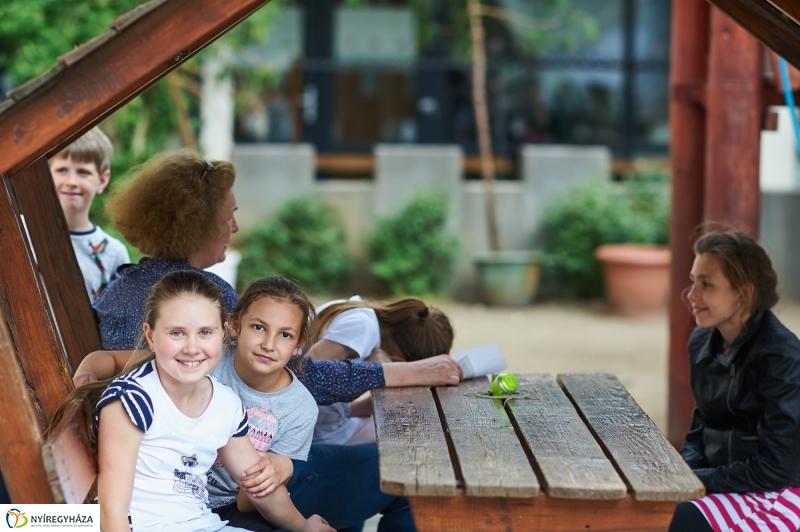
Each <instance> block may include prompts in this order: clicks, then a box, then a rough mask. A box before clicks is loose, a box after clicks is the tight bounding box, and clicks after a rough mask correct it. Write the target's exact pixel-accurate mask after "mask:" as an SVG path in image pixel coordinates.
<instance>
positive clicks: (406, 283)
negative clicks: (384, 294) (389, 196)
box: [369, 191, 459, 296]
mask: <svg viewBox="0 0 800 532" xmlns="http://www.w3.org/2000/svg"><path fill="white" fill-rule="evenodd" d="M448 211H449V205H448V199H447V196H446V195H445V194H443V193H440V192H438V191H427V192H423V193H420V194H418V195H417V196H415V197H414V198H413V199H412V200H411V201H410V202H409V203H408V204H407V205H406V206H405V207H403V209H401V210H400V212H398V213H397V214H396V215H394V216H391V217H387V218H383V219H381V220H379V221H378V223H377V225H376V227H375V231H374V233H373V234H372V236H371V238H370V241H369V249H370V257H371V263H370V271H371V272H372V274H373V275H374V276H375V277H376V278H378V279H380V280H381V281H382V282H383V283H384V284H385V286H386V287H387V288H388V290H389V292H390V294H391V295H392V296H402V295H417V296H422V295H427V294H441V293H443V292H445V291H446V290H447V288H449V283H450V279H451V278H452V275H453V268H454V267H455V262H456V256H457V254H458V247H459V246H458V240H457V239H456V238H455V237H454V236H452V235H450V234H448V233H447V231H446V230H445V224H446V222H447V216H448Z"/></svg>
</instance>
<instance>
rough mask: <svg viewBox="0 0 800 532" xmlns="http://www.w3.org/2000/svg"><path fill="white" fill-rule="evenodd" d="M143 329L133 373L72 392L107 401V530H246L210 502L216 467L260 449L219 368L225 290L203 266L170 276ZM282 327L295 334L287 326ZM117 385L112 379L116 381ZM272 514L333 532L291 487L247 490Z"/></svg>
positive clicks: (101, 483) (241, 461)
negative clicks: (295, 500) (307, 513)
mask: <svg viewBox="0 0 800 532" xmlns="http://www.w3.org/2000/svg"><path fill="white" fill-rule="evenodd" d="M145 308H146V313H145V320H144V325H143V333H144V334H143V336H144V340H146V343H147V346H148V347H149V349H144V350H138V351H136V352H135V353H134V356H133V358H132V359H130V361H129V363H128V364H127V366H128V367H127V371H126V372H125V373H124V374H123V375H121V376H120V377H118V378H116V379H114V380H113V381H111V382H110V383H109V382H108V381H99V382H96V383H93V384H90V385H87V386H84V387H82V388H79V389H77V390H75V391H74V392H72V394H70V395H69V396H68V397H67V399H66V400H65V402H64V403H63V405H62V409H60V411H59V413H57V415H56V419H54V421H53V425H55V424H56V423H57V422H58V417H59V414H62V413H63V411H64V410H65V409H67V408H69V407H70V406H71V405H76V406H79V407H85V406H87V404H91V403H92V398H93V397H94V396H95V393H96V392H98V391H102V396H101V397H100V400H99V401H98V402H97V409H96V414H95V416H96V417H95V423H96V425H97V427H98V429H97V431H98V434H97V465H98V480H97V491H98V500H99V503H100V519H101V525H102V528H103V531H104V532H114V531H119V532H122V531H125V532H130V531H142V530H175V531H203V532H213V531H227V530H240V529H238V528H233V527H230V526H226V522H225V521H223V520H221V519H220V518H219V516H218V515H216V514H214V513H213V512H211V510H210V508H209V493H208V490H207V489H206V474H207V472H208V471H209V469H210V468H211V466H212V465H213V464H214V462H215V460H216V459H219V462H220V463H221V464H224V465H225V466H226V467H227V468H229V469H230V470H231V471H237V472H239V471H242V472H243V471H245V469H247V468H253V467H254V464H257V463H259V461H260V456H259V454H258V453H257V452H256V450H255V449H254V448H253V445H252V444H251V443H250V439H248V438H247V437H245V436H247V435H248V418H247V415H246V413H245V410H244V408H243V406H242V402H241V400H240V399H239V397H238V395H237V394H236V392H234V391H233V390H231V389H230V388H229V387H227V386H225V385H224V384H222V383H221V382H219V381H218V380H217V379H215V378H214V377H213V376H209V375H208V374H209V372H211V371H212V370H213V369H214V368H215V367H216V366H217V365H218V364H219V362H220V359H221V358H222V350H223V349H222V346H223V343H222V339H223V336H224V331H225V322H224V315H225V314H224V312H225V311H224V303H223V295H222V291H221V290H220V289H219V287H217V285H216V284H215V283H214V282H213V281H211V280H209V279H208V278H207V277H206V276H205V275H203V274H202V273H199V272H193V271H182V272H173V273H170V274H168V275H166V276H165V277H164V278H163V279H162V280H161V281H159V282H158V283H156V284H155V285H154V286H153V289H152V290H151V292H150V295H149V296H148V299H147V302H146V305H145ZM279 334H283V335H284V336H286V335H287V333H286V332H284V331H282V332H281V333H279ZM106 385H107V386H106ZM246 497H247V498H248V501H249V503H250V504H251V505H253V508H254V509H256V508H257V509H258V511H259V512H261V513H262V514H263V515H264V516H265V517H266V518H267V519H269V521H270V522H272V523H275V524H276V525H278V526H280V527H282V528H285V529H289V530H292V531H296V532H301V531H302V532H311V531H315V532H331V531H332V530H333V529H332V528H330V527H329V526H327V523H326V522H325V521H324V520H322V519H321V518H320V517H319V516H312V517H311V518H309V519H308V520H306V519H304V518H303V516H302V515H300V513H299V512H298V511H297V510H296V509H295V507H294V505H292V503H291V500H290V499H289V494H288V492H287V491H286V488H285V487H283V486H280V487H278V488H276V489H275V490H274V491H273V492H272V493H271V494H270V495H268V496H264V497H255V496H253V495H250V494H249V493H248V494H247V495H246Z"/></svg>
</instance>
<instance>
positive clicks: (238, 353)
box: [208, 277, 324, 520]
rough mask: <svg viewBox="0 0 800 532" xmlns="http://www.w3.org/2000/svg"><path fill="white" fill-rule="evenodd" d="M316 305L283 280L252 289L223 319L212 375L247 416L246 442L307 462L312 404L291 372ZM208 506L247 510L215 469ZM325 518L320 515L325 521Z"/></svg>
mask: <svg viewBox="0 0 800 532" xmlns="http://www.w3.org/2000/svg"><path fill="white" fill-rule="evenodd" d="M313 320H314V306H313V304H312V303H311V302H310V301H309V300H308V297H306V295H305V294H304V293H303V291H302V289H301V288H300V287H299V286H298V285H297V284H295V283H294V282H292V281H289V280H287V279H284V278H281V277H268V278H265V279H260V280H258V281H256V282H254V283H253V284H252V285H250V286H249V287H248V288H247V290H246V291H245V293H244V294H243V295H242V297H241V298H240V299H239V301H238V303H237V304H236V307H235V308H234V309H233V312H231V314H230V316H228V328H229V331H230V337H231V341H230V342H229V343H228V345H227V346H226V349H225V351H224V353H223V357H222V361H221V362H220V363H219V365H218V366H217V367H216V368H215V369H214V371H213V372H212V375H213V376H214V377H215V378H216V379H217V380H219V381H220V382H222V383H223V384H226V385H228V386H230V387H231V388H233V390H234V391H235V392H236V393H237V394H238V395H239V397H240V398H241V400H242V404H243V405H244V407H245V409H246V410H247V420H248V436H249V437H250V441H252V442H253V446H254V447H255V448H256V450H258V451H260V452H262V453H265V452H267V451H272V452H275V453H277V454H280V455H283V456H286V457H288V458H291V459H293V460H306V459H307V458H308V451H309V449H310V447H311V439H312V435H313V433H314V425H315V424H316V421H317V412H318V410H317V404H316V401H314V398H313V396H312V395H311V393H310V392H309V391H308V390H307V389H306V387H305V386H303V384H302V383H301V382H300V380H299V379H298V378H297V376H296V375H295V373H296V372H297V371H299V368H300V357H301V356H302V355H299V353H300V352H301V349H302V347H303V345H304V343H305V342H306V341H307V340H308V338H309V337H310V334H309V328H310V326H311V325H312V323H313ZM208 492H209V506H210V507H211V508H214V509H221V508H223V507H224V514H225V515H223V518H224V519H228V520H233V519H232V517H235V516H232V515H231V512H234V513H236V512H238V508H239V507H242V505H243V503H244V504H246V501H247V499H246V498H245V497H242V499H241V500H239V503H240V506H239V507H237V506H236V504H235V503H236V502H237V500H238V495H239V486H238V485H237V483H236V481H235V480H234V479H233V478H232V477H231V475H230V473H229V472H228V471H227V470H226V469H225V468H224V467H223V466H222V464H220V463H217V464H215V465H214V467H212V469H211V471H209V473H208ZM322 517H324V516H322Z"/></svg>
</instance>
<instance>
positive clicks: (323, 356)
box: [306, 340, 358, 360]
mask: <svg viewBox="0 0 800 532" xmlns="http://www.w3.org/2000/svg"><path fill="white" fill-rule="evenodd" d="M306 356H308V357H309V358H312V359H314V360H347V359H351V358H358V353H356V352H355V351H354V350H353V349H351V348H349V347H347V346H344V345H342V344H340V343H338V342H334V341H332V340H320V341H319V342H317V343H315V344H314V345H312V346H311V348H310V349H309V350H308V354H307V355H306Z"/></svg>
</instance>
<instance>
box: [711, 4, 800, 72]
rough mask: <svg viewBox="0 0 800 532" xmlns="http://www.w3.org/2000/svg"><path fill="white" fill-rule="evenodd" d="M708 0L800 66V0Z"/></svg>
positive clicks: (795, 64) (788, 59)
mask: <svg viewBox="0 0 800 532" xmlns="http://www.w3.org/2000/svg"><path fill="white" fill-rule="evenodd" d="M709 1H710V2H711V3H712V4H713V5H715V6H717V7H718V8H719V9H720V10H722V11H723V12H724V13H725V14H727V15H728V16H729V17H731V18H732V19H733V20H735V21H736V22H737V23H738V24H739V25H740V26H742V27H743V28H744V29H746V30H747V31H748V32H750V33H751V34H752V35H753V36H755V37H756V38H757V39H758V40H760V41H761V42H763V43H764V44H766V45H767V46H769V47H770V48H772V49H773V50H775V51H776V52H778V54H780V55H781V56H782V57H784V58H785V59H786V60H787V61H789V62H790V63H792V64H793V65H794V66H796V67H799V68H800V3H798V2H797V0H709Z"/></svg>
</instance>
